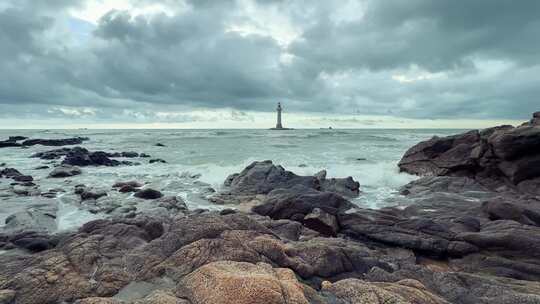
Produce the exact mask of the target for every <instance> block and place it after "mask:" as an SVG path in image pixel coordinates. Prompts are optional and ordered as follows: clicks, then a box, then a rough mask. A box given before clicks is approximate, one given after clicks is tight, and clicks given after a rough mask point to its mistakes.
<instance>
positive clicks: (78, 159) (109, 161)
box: [32, 147, 146, 167]
mask: <svg viewBox="0 0 540 304" xmlns="http://www.w3.org/2000/svg"><path fill="white" fill-rule="evenodd" d="M144 156H145V157H146V155H144ZM32 157H35V158H40V159H47V160H51V159H60V158H63V160H62V164H65V165H72V166H79V167H84V166H108V167H114V166H120V165H136V164H137V163H135V162H131V161H126V160H124V161H119V160H116V159H113V158H136V157H141V156H140V154H139V153H137V152H114V153H109V152H103V151H89V150H88V149H86V148H82V147H74V148H61V149H55V150H49V151H44V152H38V153H35V154H33V155H32Z"/></svg>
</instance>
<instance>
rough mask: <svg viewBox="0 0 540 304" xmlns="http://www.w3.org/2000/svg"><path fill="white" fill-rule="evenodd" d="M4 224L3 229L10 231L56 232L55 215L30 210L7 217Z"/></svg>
mask: <svg viewBox="0 0 540 304" xmlns="http://www.w3.org/2000/svg"><path fill="white" fill-rule="evenodd" d="M5 223H6V226H5V229H7V230H10V231H22V230H32V231H43V232H53V231H55V230H56V215H54V214H53V213H51V212H45V211H41V210H38V209H33V208H31V209H28V210H25V211H20V212H17V213H14V214H12V215H10V216H8V217H7V218H6V222H5Z"/></svg>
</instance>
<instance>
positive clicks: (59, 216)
mask: <svg viewBox="0 0 540 304" xmlns="http://www.w3.org/2000/svg"><path fill="white" fill-rule="evenodd" d="M100 218H103V215H97V214H92V213H90V212H88V211H86V210H82V209H80V208H78V207H77V206H75V205H73V204H70V203H66V202H64V201H63V200H62V197H60V198H59V199H58V212H57V213H56V227H57V230H58V231H68V230H73V229H76V228H78V227H80V226H82V225H83V224H84V223H87V222H90V221H93V220H97V219H100Z"/></svg>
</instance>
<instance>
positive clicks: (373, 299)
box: [322, 279, 449, 304]
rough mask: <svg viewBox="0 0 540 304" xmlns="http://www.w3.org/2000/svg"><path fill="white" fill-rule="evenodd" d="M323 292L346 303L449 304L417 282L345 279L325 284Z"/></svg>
mask: <svg viewBox="0 0 540 304" xmlns="http://www.w3.org/2000/svg"><path fill="white" fill-rule="evenodd" d="M322 291H323V292H326V293H330V294H332V295H334V296H335V297H336V298H337V299H340V300H342V301H343V302H344V303H361V304H386V303H393V304H449V302H447V301H446V300H444V299H442V298H440V297H438V296H436V295H434V294H432V293H430V292H429V291H428V290H427V289H426V287H425V286H424V285H423V284H422V283H420V282H418V281H416V280H402V281H399V282H396V283H368V282H365V281H362V280H358V279H345V280H341V281H338V282H336V283H333V284H332V283H330V282H328V281H325V282H323V284H322Z"/></svg>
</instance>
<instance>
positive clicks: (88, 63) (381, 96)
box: [0, 0, 540, 129]
mask: <svg viewBox="0 0 540 304" xmlns="http://www.w3.org/2000/svg"><path fill="white" fill-rule="evenodd" d="M538 12H540V1H537V0H521V1H510V0H470V1H455V0H438V1H433V0H407V1H404V0H343V1H307V0H296V1H292V0H236V1H234V0H220V1H211V0H159V1H156V0H3V1H1V2H0V128H8V129H9V128H80V127H89V128H266V127H271V126H272V125H273V124H275V108H276V104H277V102H278V101H279V102H281V103H282V105H283V108H284V113H283V119H284V124H285V126H289V127H297V128H304V127H305V128H318V127H328V126H333V127H343V128H481V127H487V126H492V125H495V124H517V123H520V122H522V121H525V120H528V119H529V118H530V116H531V113H532V112H535V111H539V110H540V39H539V37H540V13H538Z"/></svg>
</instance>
